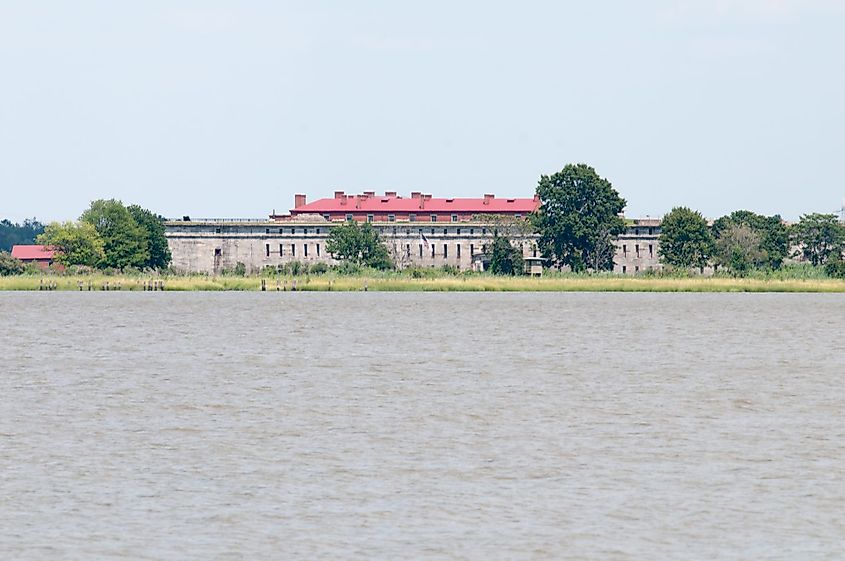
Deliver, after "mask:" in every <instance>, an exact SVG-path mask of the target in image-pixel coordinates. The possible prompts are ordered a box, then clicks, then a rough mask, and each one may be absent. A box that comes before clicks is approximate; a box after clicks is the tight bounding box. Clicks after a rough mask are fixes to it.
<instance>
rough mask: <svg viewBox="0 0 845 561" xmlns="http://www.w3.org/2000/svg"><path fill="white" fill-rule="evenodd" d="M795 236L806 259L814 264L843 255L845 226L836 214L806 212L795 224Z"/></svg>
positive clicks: (820, 263)
mask: <svg viewBox="0 0 845 561" xmlns="http://www.w3.org/2000/svg"><path fill="white" fill-rule="evenodd" d="M793 238H794V240H795V243H796V244H798V246H799V247H800V248H801V249H800V252H801V254H803V255H804V258H805V259H807V260H808V261H809V262H810V263H812V264H813V265H824V264H825V263H827V261H828V259H831V258H833V259H838V258H839V257H841V256H842V244H843V242H845V226H843V225H842V224H841V223H840V222H839V221H838V220H837V218H836V215H835V214H818V213H813V214H805V215H803V216H801V218H800V220H799V222H798V224H796V225H795V226H794V230H793Z"/></svg>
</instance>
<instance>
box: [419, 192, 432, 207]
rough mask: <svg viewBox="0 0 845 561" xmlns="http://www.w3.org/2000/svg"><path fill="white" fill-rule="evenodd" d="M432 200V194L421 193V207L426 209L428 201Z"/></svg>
mask: <svg viewBox="0 0 845 561" xmlns="http://www.w3.org/2000/svg"><path fill="white" fill-rule="evenodd" d="M430 200H431V195H420V208H421V209H424V208H425V203H426V201H430Z"/></svg>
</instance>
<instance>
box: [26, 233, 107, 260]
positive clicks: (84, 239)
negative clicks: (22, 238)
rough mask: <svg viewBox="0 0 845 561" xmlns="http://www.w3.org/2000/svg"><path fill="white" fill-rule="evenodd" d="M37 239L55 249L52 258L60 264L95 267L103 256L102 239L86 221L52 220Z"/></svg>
mask: <svg viewBox="0 0 845 561" xmlns="http://www.w3.org/2000/svg"><path fill="white" fill-rule="evenodd" d="M37 239H38V243H40V244H43V245H47V246H50V247H52V248H53V249H55V250H56V251H57V253H56V255H55V257H54V260H55V261H56V262H58V263H61V264H62V265H87V266H89V267H96V266H97V265H99V264H100V262H102V260H103V258H105V252H104V251H103V239H102V238H101V237H100V234H98V233H97V230H96V229H95V228H94V226H93V225H92V224H89V223H87V222H79V223H76V224H74V223H73V222H65V223H63V224H61V223H59V222H53V223H51V224H48V225H47V226H46V227H45V228H44V232H43V233H42V234H40V235H39V236H38V238H37Z"/></svg>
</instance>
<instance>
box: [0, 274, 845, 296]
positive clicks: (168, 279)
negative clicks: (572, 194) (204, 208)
mask: <svg viewBox="0 0 845 561" xmlns="http://www.w3.org/2000/svg"><path fill="white" fill-rule="evenodd" d="M262 287H263V289H264V290H266V291H268V292H276V291H292V290H296V291H337V292H350V291H363V290H367V291H376V292H839V293H845V280H840V279H828V278H802V277H798V276H795V277H792V278H790V277H788V276H782V277H769V278H760V277H756V278H732V277H667V276H640V277H630V276H621V275H610V274H601V275H575V274H556V275H548V276H545V277H542V278H531V277H509V276H495V275H486V274H468V275H460V274H459V275H447V274H443V275H433V274H431V275H427V276H423V277H415V276H412V275H407V274H402V273H399V272H393V273H378V272H373V273H372V274H367V273H364V274H360V275H337V274H332V273H329V274H325V275H312V276H272V277H270V276H243V277H240V276H202V275H191V276H178V275H171V276H129V275H97V274H94V275H80V276H72V275H67V276H64V275H45V276H39V275H17V276H10V277H0V290H4V291H8V290H28V291H38V290H44V291H47V290H61V291H80V290H82V291H86V292H87V291H106V290H108V291H118V290H119V291H123V292H125V291H132V292H142V291H149V290H155V291H158V290H165V291H261V290H262Z"/></svg>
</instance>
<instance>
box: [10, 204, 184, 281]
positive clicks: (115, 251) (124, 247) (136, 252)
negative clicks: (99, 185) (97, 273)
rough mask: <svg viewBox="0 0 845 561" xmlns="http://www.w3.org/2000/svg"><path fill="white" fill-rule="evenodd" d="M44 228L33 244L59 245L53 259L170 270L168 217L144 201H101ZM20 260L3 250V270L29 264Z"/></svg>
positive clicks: (105, 266) (18, 269)
mask: <svg viewBox="0 0 845 561" xmlns="http://www.w3.org/2000/svg"><path fill="white" fill-rule="evenodd" d="M34 224H37V223H34ZM38 226H39V227H40V224H39V225H38ZM39 229H40V230H41V231H40V232H39V233H37V234H36V235H35V236H34V240H28V241H29V243H32V241H35V242H36V243H38V244H41V245H45V246H49V247H51V248H53V249H55V250H56V253H55V255H54V257H53V260H54V261H55V262H56V263H59V264H61V265H63V266H65V267H70V266H83V267H91V268H96V269H119V270H125V269H127V268H137V269H165V268H167V267H168V266H169V265H170V259H171V255H170V249H169V248H168V247H167V239H166V238H165V235H164V217H162V216H159V215H157V214H155V213H153V212H151V211H150V210H147V209H145V208H142V207H141V206H139V205H129V206H124V204H123V203H122V202H121V201H119V200H116V199H108V200H105V199H99V200H96V201H93V202H92V203H91V205H90V206H89V207H88V208H87V209H86V210H85V211H84V212H83V213H82V215H81V216H80V217H79V220H76V221H66V222H52V223H50V224H47V225H46V226H44V227H40V228H39ZM16 243H17V242H16ZM15 261H17V260H13V259H12V258H11V256H9V255H8V254H0V269H2V272H5V274H11V273H17V272H23V270H24V269H23V266H22V265H21V264H20V263H19V262H18V263H15Z"/></svg>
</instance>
